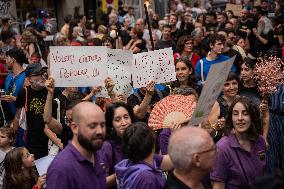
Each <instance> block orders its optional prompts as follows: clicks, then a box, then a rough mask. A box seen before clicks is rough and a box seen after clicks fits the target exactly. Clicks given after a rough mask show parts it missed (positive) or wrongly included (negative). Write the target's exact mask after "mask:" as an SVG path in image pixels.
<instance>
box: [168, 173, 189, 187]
mask: <svg viewBox="0 0 284 189" xmlns="http://www.w3.org/2000/svg"><path fill="white" fill-rule="evenodd" d="M164 188H165V189H191V188H190V187H188V186H186V185H185V184H184V183H183V182H182V181H181V180H179V179H178V178H177V177H176V176H175V175H174V174H173V173H169V175H168V177H167V182H166V185H165V187H164Z"/></svg>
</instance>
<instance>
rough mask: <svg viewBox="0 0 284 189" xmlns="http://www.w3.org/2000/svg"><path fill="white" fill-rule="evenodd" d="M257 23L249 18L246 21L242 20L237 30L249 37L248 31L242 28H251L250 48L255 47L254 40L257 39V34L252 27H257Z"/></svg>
mask: <svg viewBox="0 0 284 189" xmlns="http://www.w3.org/2000/svg"><path fill="white" fill-rule="evenodd" d="M256 27H257V26H256V23H255V22H252V21H250V20H247V21H246V22H240V23H239V28H238V30H237V35H239V36H241V37H243V38H246V37H247V33H246V32H244V31H241V29H242V30H247V29H250V30H251V34H250V35H249V36H248V39H249V44H250V48H251V49H253V48H254V45H255V44H254V41H255V35H253V32H252V29H253V28H256Z"/></svg>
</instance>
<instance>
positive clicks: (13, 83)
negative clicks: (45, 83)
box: [5, 71, 26, 116]
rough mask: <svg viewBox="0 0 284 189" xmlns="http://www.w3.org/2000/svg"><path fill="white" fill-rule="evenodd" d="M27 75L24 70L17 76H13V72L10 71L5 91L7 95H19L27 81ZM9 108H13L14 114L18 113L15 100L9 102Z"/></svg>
mask: <svg viewBox="0 0 284 189" xmlns="http://www.w3.org/2000/svg"><path fill="white" fill-rule="evenodd" d="M25 78H26V75H25V72H24V71H23V72H22V73H20V74H19V75H17V76H16V77H14V76H13V73H9V74H8V76H7V78H6V82H5V92H6V95H10V94H12V96H15V97H17V96H18V94H19V92H20V91H21V90H22V89H23V85H24V81H25ZM8 106H9V109H10V110H11V113H12V114H13V116H14V115H15V113H16V104H15V102H9V103H8Z"/></svg>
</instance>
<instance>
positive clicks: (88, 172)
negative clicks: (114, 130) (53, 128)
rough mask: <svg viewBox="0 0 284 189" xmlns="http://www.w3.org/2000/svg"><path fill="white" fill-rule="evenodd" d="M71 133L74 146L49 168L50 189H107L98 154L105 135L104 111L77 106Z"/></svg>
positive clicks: (73, 112) (89, 106)
mask: <svg viewBox="0 0 284 189" xmlns="http://www.w3.org/2000/svg"><path fill="white" fill-rule="evenodd" d="M71 130H72V133H73V138H72V140H71V142H70V143H69V144H68V145H67V146H66V147H65V148H64V150H62V151H61V152H60V153H59V154H58V155H57V156H56V157H55V159H54V160H53V162H52V164H51V165H50V167H49V168H48V171H47V182H46V184H47V185H46V186H47V188H48V189H86V188H88V189H92V188H93V189H95V188H100V189H104V188H106V179H105V178H106V175H105V172H106V171H105V170H104V166H103V162H102V161H101V159H100V157H99V153H97V151H98V150H99V149H100V148H101V146H102V144H103V142H104V137H105V132H106V131H105V117H104V113H103V111H102V110H101V109H100V108H99V106H97V105H95V104H93V103H91V102H81V103H79V104H77V105H76V106H75V107H74V108H73V111H72V123H71Z"/></svg>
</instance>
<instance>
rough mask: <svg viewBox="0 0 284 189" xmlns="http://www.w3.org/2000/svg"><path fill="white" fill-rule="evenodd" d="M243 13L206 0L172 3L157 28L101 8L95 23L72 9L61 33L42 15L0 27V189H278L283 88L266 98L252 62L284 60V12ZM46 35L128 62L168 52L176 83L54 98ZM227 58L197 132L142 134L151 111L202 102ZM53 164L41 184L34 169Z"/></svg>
mask: <svg viewBox="0 0 284 189" xmlns="http://www.w3.org/2000/svg"><path fill="white" fill-rule="evenodd" d="M230 2H231V1H230ZM240 3H241V4H242V7H243V8H242V10H241V11H240V13H239V16H235V15H234V12H233V11H231V10H227V11H224V10H223V11H222V10H219V9H218V10H216V9H214V8H213V6H212V1H210V0H209V1H208V2H207V3H206V4H205V8H204V7H201V4H200V1H196V2H194V4H193V6H190V4H189V3H188V2H187V1H183V0H170V1H169V11H168V13H167V14H165V15H164V17H160V16H159V15H158V14H156V13H155V12H154V11H153V10H151V9H149V19H150V23H147V22H146V19H145V18H136V17H135V14H134V8H133V7H131V6H121V7H119V9H118V10H115V9H111V8H109V9H108V12H107V13H103V12H102V10H101V2H98V8H97V10H96V14H95V17H94V18H88V17H87V16H86V15H80V14H78V8H76V9H75V13H74V15H67V16H66V17H65V18H64V25H63V26H62V27H61V28H59V30H58V31H57V29H56V28H57V24H56V20H55V19H54V18H53V16H49V17H47V16H46V15H43V14H42V11H41V12H39V14H38V13H37V12H36V11H30V12H29V13H28V14H27V18H26V21H25V24H24V29H23V31H22V32H21V33H17V32H15V30H13V28H12V27H11V20H12V19H11V18H1V19H0V21H1V22H0V27H1V29H0V31H1V34H0V36H1V41H0V87H1V97H0V101H1V104H0V165H1V167H0V168H1V169H0V188H3V189H41V188H45V187H46V188H48V189H85V188H99V189H104V188H118V189H140V188H141V189H142V188H144V189H145V188H149V189H162V188H166V189H175V188H176V189H177V188H178V189H182V188H184V189H186V188H188V189H189V188H196V189H199V188H200V189H201V188H206V189H207V188H213V189H225V188H228V189H234V188H236V189H246V188H283V186H284V183H283V180H284V177H283V174H284V172H283V169H284V129H283V128H284V127H283V124H284V84H280V85H279V86H277V91H276V92H275V93H273V94H271V95H270V96H269V97H268V98H266V97H267V96H266V97H265V96H264V95H263V94H262V93H261V92H260V90H259V89H258V85H257V82H256V80H255V78H254V70H255V67H256V63H257V61H258V58H259V57H268V56H277V57H279V58H282V59H284V41H283V40H284V39H283V36H284V3H283V1H280V0H277V1H274V2H273V3H272V2H271V1H266V0H261V1H260V2H259V3H254V1H250V0H247V1H246V0H245V1H241V2H240ZM271 13H273V14H271ZM271 15H272V16H271ZM149 30H151V32H150V31H149ZM150 34H152V36H150ZM47 35H53V42H52V45H54V46H106V47H107V48H111V49H122V50H130V51H132V52H133V53H142V52H147V51H152V50H159V49H163V48H169V47H170V48H172V50H173V58H174V64H175V65H174V66H175V74H176V80H175V81H171V82H168V83H156V82H155V81H151V82H149V83H148V84H147V86H145V87H142V88H138V89H134V88H133V92H132V94H131V95H130V96H124V95H122V94H118V93H117V91H115V90H114V86H115V82H114V81H113V79H112V78H110V77H108V78H106V79H105V86H104V87H105V88H106V89H107V92H108V95H109V98H102V97H96V94H98V92H100V90H101V88H102V86H90V87H84V88H83V87H65V88H57V87H55V83H56V80H54V79H53V77H52V75H50V71H49V68H50V60H49V56H50V55H49V46H48V45H47V44H46V43H45V41H44V39H45V38H46V36H47ZM151 39H153V41H151ZM151 42H153V44H154V45H153V46H152V43H151ZM234 56H236V58H235V60H234V63H233V66H232V68H231V71H230V73H229V75H228V77H227V79H226V81H225V84H224V87H223V90H222V91H221V93H220V95H219V97H218V99H217V100H216V102H215V104H214V105H213V107H212V110H211V112H210V114H209V115H208V117H207V118H206V119H205V120H203V122H202V123H200V124H199V126H198V127H196V126H193V125H190V127H188V126H187V125H188V121H189V120H187V121H186V122H183V123H179V122H178V121H176V120H175V119H173V120H172V123H171V124H170V126H169V127H168V128H163V129H160V130H155V131H154V130H153V129H152V128H151V127H149V125H148V119H149V116H150V114H151V111H152V109H153V107H154V106H155V105H156V103H157V102H159V101H160V100H161V99H163V98H165V97H167V96H169V95H177V94H178V95H184V96H188V97H189V98H191V99H192V101H194V102H198V97H199V95H200V94H201V92H202V88H203V86H204V85H205V84H206V80H207V76H208V73H209V70H210V68H211V65H213V64H218V63H221V62H223V61H225V60H228V59H229V58H231V57H234ZM282 69H283V68H282ZM48 155H49V156H55V158H54V160H53V161H52V163H51V165H50V166H49V168H48V170H47V173H46V174H42V175H39V173H38V172H37V170H36V169H35V160H37V159H40V158H43V157H46V156H48Z"/></svg>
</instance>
